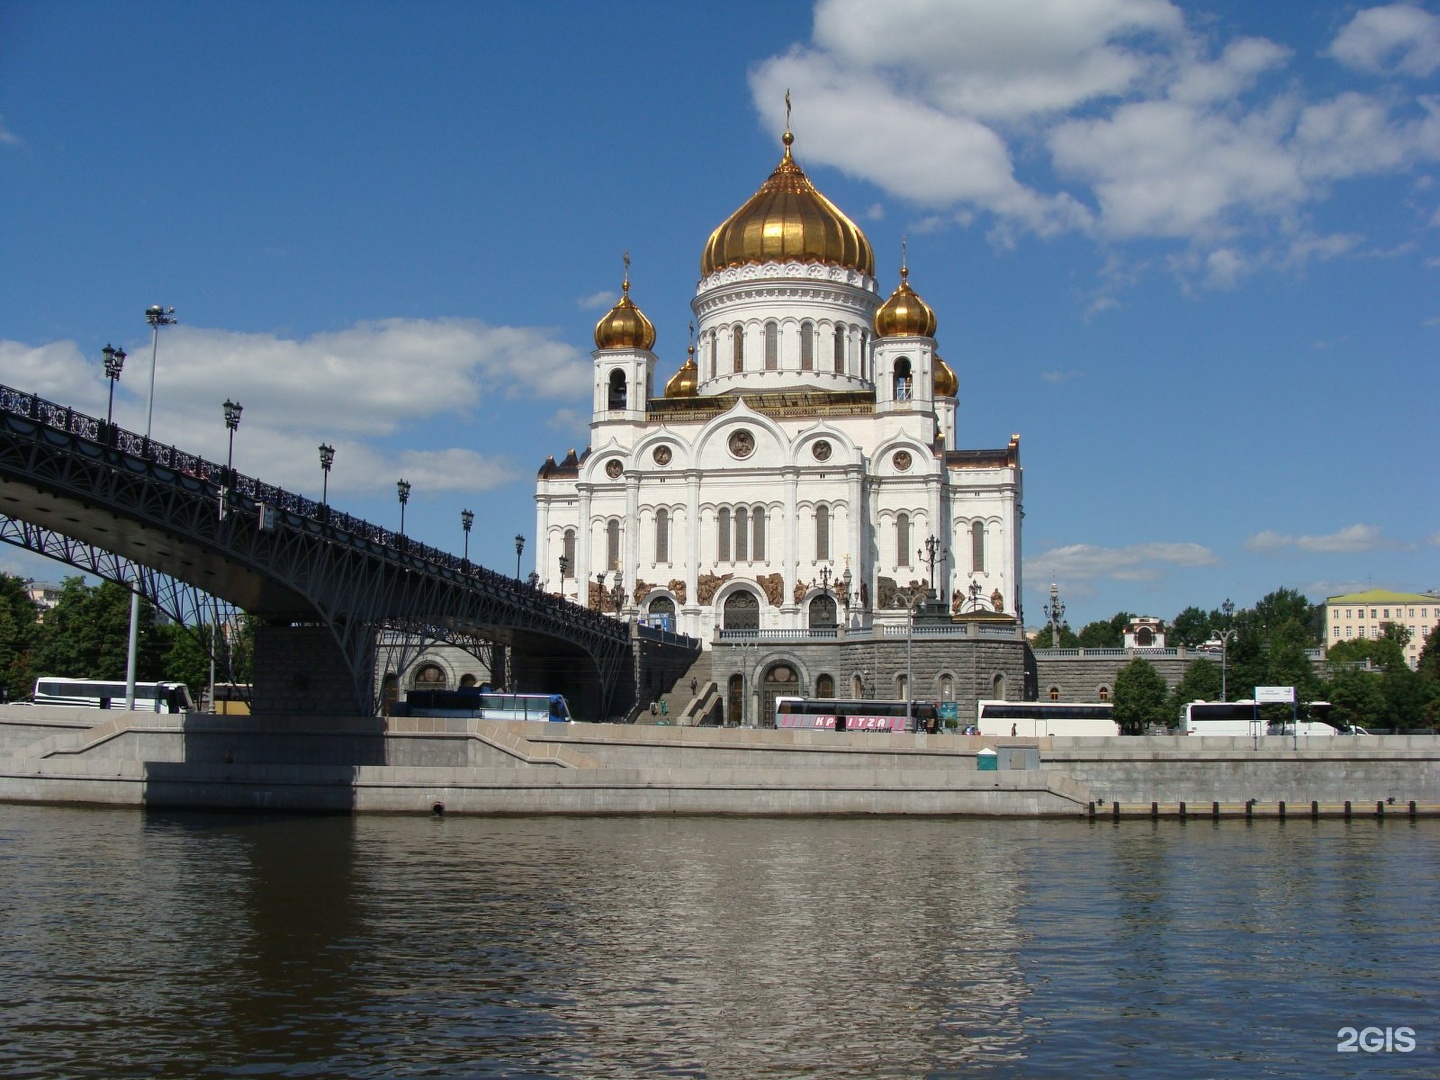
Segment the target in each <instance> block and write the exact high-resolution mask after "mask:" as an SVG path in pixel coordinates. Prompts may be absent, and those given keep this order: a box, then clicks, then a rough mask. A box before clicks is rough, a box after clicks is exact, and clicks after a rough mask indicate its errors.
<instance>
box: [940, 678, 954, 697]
mask: <svg viewBox="0 0 1440 1080" xmlns="http://www.w3.org/2000/svg"><path fill="white" fill-rule="evenodd" d="M940 700H941V701H954V700H955V680H954V679H952V678H951V677H950V676H949V675H941V676H940Z"/></svg>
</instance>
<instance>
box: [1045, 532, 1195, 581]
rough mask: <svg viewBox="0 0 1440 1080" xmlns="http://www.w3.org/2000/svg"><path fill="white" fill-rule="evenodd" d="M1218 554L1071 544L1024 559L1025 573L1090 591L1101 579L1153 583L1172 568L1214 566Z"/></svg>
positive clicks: (1182, 546)
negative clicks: (1093, 583)
mask: <svg viewBox="0 0 1440 1080" xmlns="http://www.w3.org/2000/svg"><path fill="white" fill-rule="evenodd" d="M1219 561H1220V560H1219V559H1217V558H1216V557H1215V553H1214V552H1212V551H1211V550H1210V549H1209V548H1207V547H1205V546H1204V545H1202V544H1191V543H1173V544H1162V543H1151V544H1130V545H1128V546H1126V547H1121V548H1106V547H1096V546H1094V545H1091V544H1071V545H1068V546H1066V547H1058V548H1052V549H1051V550H1049V551H1046V552H1044V553H1042V554H1040V555H1037V556H1035V557H1033V558H1027V559H1026V560H1025V574H1026V576H1029V577H1032V578H1033V577H1036V576H1037V575H1038V576H1039V577H1044V578H1045V579H1046V580H1047V581H1049V580H1057V581H1059V580H1064V581H1066V582H1068V583H1069V584H1071V585H1075V586H1077V587H1079V588H1082V589H1084V588H1087V587H1088V585H1089V583H1090V582H1093V581H1095V580H1096V579H1098V578H1106V579H1109V580H1111V581H1153V580H1155V579H1157V578H1160V577H1161V576H1163V574H1164V572H1165V571H1166V570H1167V569H1168V568H1170V567H1177V566H1179V567H1190V566H1215V565H1217V564H1218V563H1219Z"/></svg>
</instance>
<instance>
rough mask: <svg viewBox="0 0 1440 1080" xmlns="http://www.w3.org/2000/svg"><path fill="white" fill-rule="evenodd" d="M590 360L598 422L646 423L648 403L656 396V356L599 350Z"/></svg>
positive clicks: (639, 351)
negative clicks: (612, 419)
mask: <svg viewBox="0 0 1440 1080" xmlns="http://www.w3.org/2000/svg"><path fill="white" fill-rule="evenodd" d="M590 357H591V360H592V367H593V372H594V376H593V398H594V403H593V409H594V414H595V417H596V419H599V418H601V417H603V416H612V417H614V418H615V419H629V420H643V419H644V418H645V407H646V403H647V402H648V401H649V399H650V398H652V397H654V396H655V365H656V363H658V358H657V357H656V356H655V354H654V353H652V352H649V351H648V350H644V349H597V350H595V351H594V352H592V353H591V354H590Z"/></svg>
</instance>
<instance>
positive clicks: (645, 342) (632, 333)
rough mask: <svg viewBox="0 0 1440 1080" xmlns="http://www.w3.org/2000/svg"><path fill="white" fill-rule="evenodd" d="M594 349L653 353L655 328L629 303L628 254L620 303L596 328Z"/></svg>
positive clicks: (627, 254) (643, 314) (628, 254)
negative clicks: (638, 350)
mask: <svg viewBox="0 0 1440 1080" xmlns="http://www.w3.org/2000/svg"><path fill="white" fill-rule="evenodd" d="M595 347H596V348H597V349H647V350H648V349H652V348H654V347H655V325H654V323H652V322H651V321H650V320H649V319H647V318H646V317H645V313H644V312H643V311H641V310H640V309H639V308H638V307H636V306H635V301H633V300H631V299H630V253H629V252H626V253H625V281H624V283H623V284H622V286H621V294H620V301H619V303H617V304H616V305H615V306H614V307H613V308H611V309H610V310H609V311H608V312H607V313H606V315H605V317H604V318H603V319H601V320H600V321H599V322H598V323H596V324H595Z"/></svg>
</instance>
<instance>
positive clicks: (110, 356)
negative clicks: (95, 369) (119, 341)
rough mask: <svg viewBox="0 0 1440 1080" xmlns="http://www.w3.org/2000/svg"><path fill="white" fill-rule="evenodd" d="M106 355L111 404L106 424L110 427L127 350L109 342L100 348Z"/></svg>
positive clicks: (106, 374) (106, 415)
mask: <svg viewBox="0 0 1440 1080" xmlns="http://www.w3.org/2000/svg"><path fill="white" fill-rule="evenodd" d="M100 352H101V354H102V355H104V357H105V377H106V378H107V379H109V380H110V405H109V407H108V408H107V409H106V410H105V426H106V427H109V426H110V425H111V424H112V423H113V421H114V416H115V384H116V383H117V382H119V381H120V369H121V368H123V367H124V366H125V350H124V349H113V348H111V347H110V345H109V344H108V343H107V344H106V346H105V348H103V349H101V350H100Z"/></svg>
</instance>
